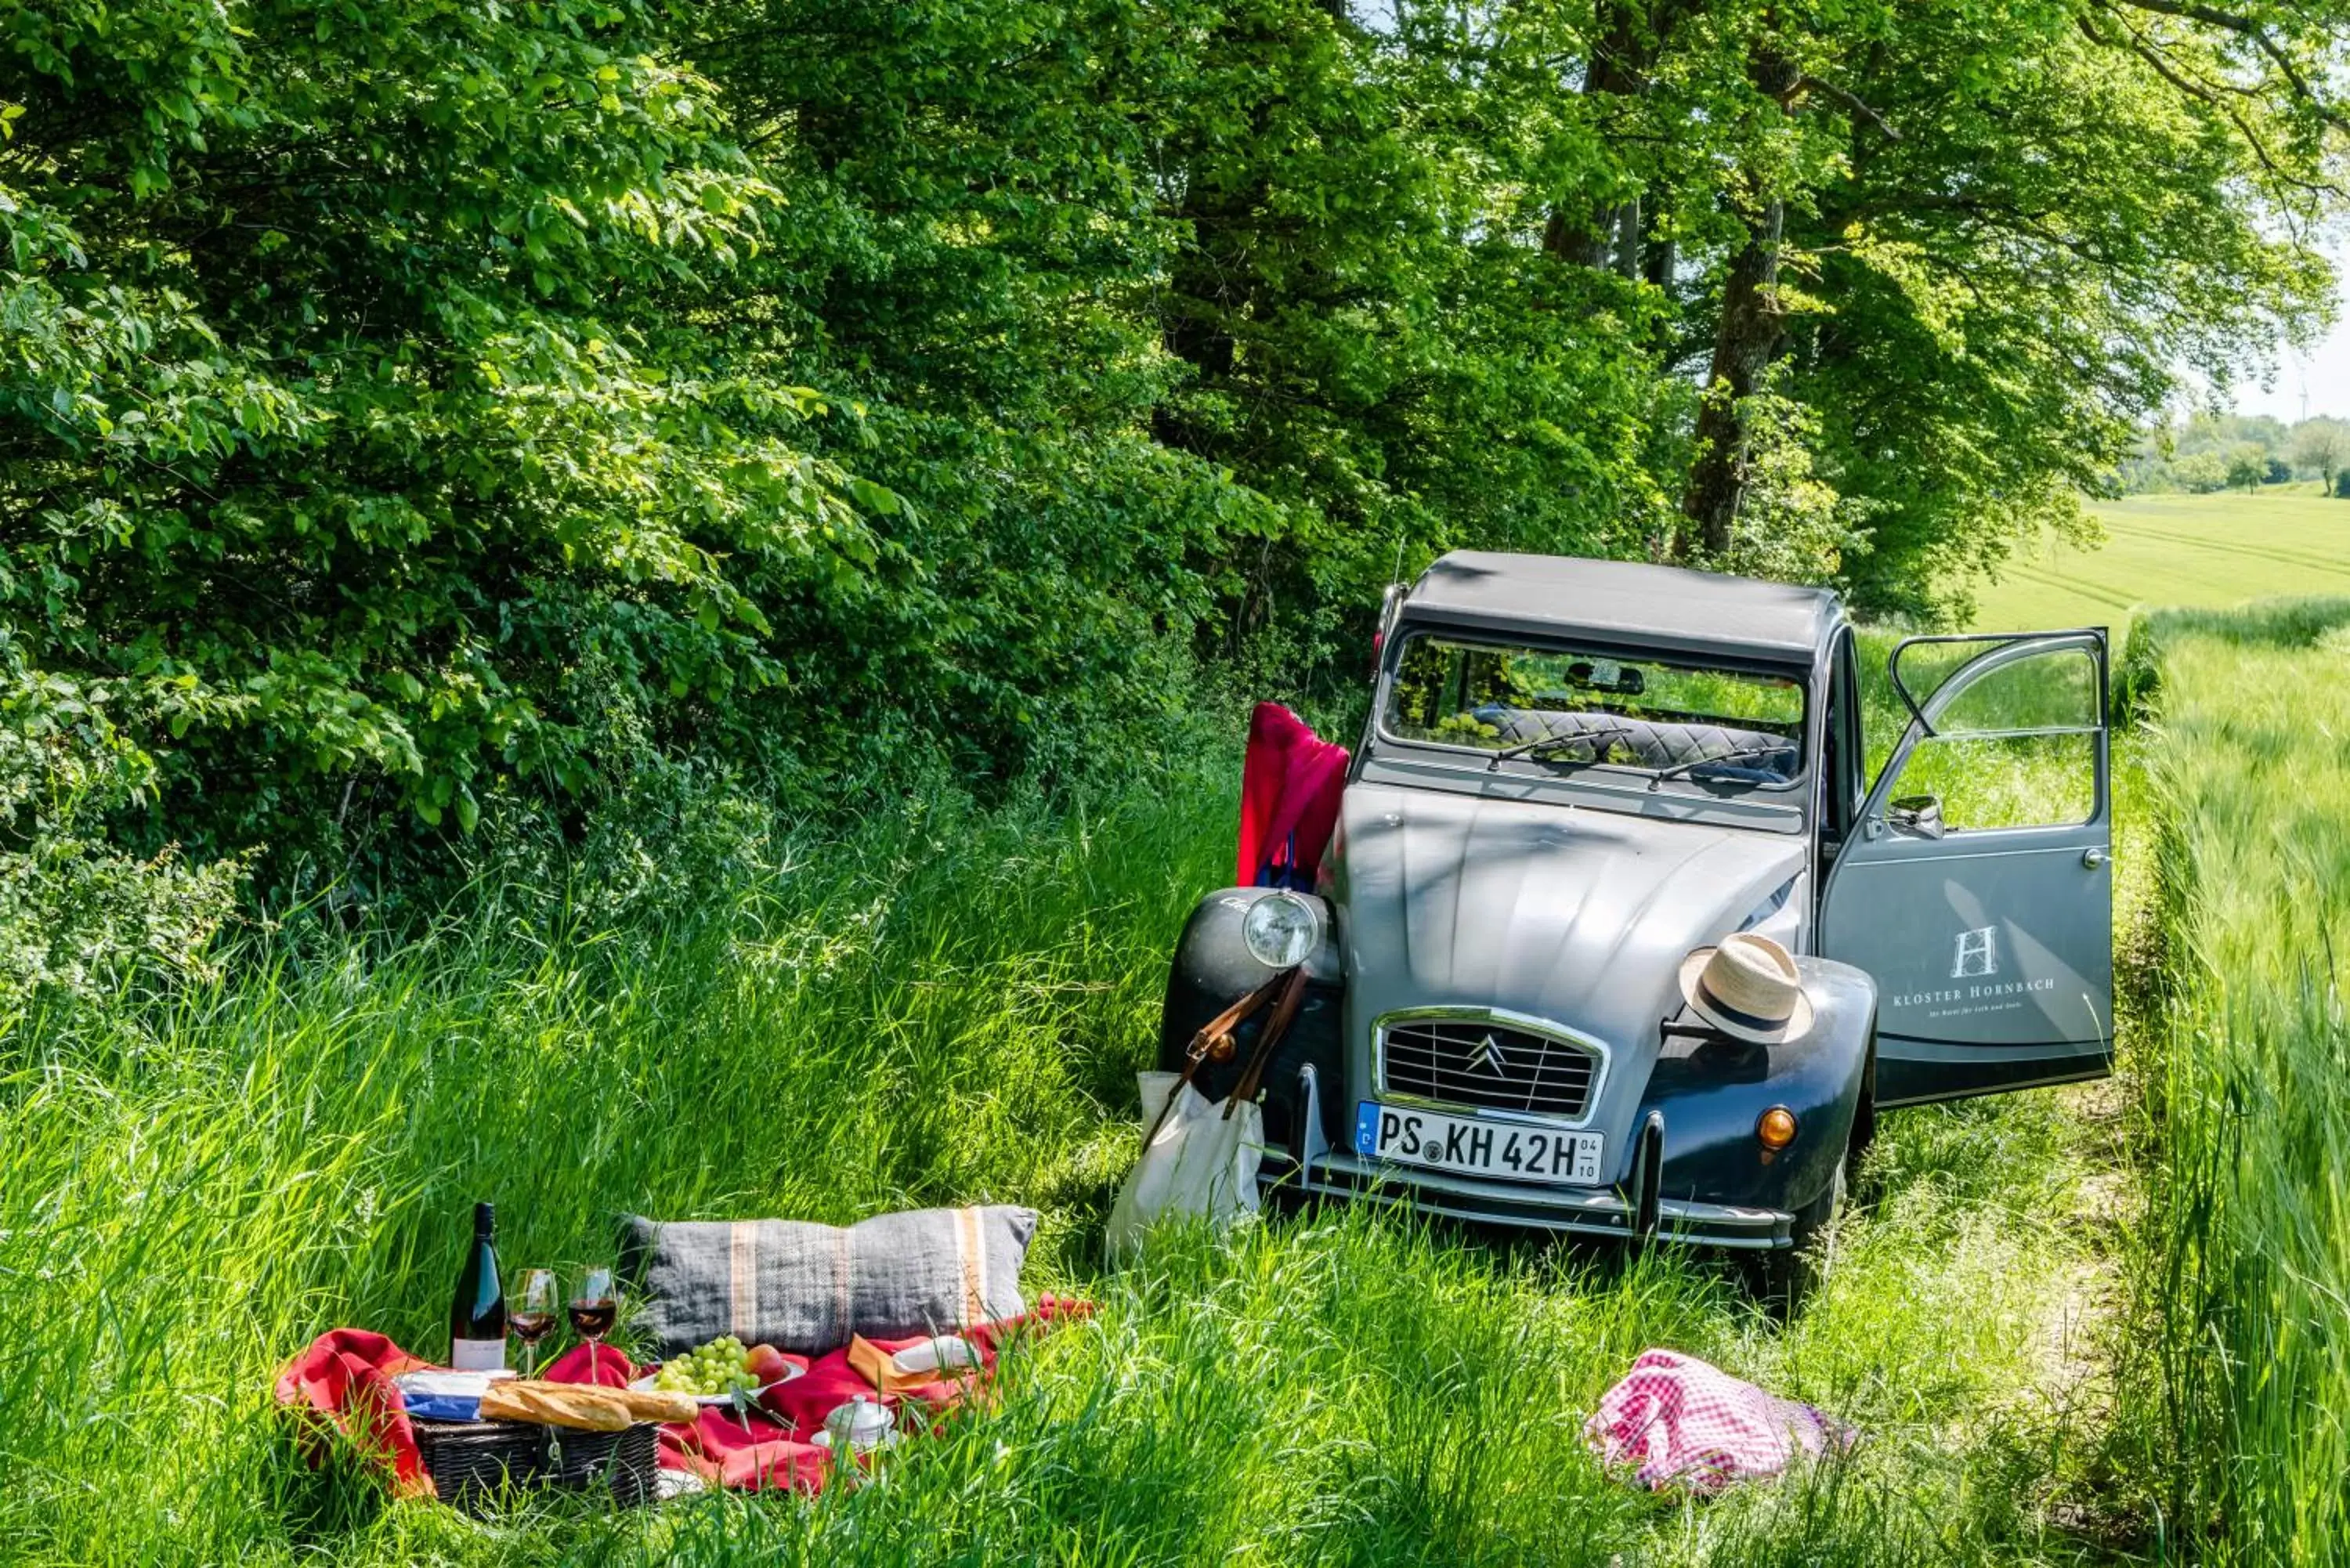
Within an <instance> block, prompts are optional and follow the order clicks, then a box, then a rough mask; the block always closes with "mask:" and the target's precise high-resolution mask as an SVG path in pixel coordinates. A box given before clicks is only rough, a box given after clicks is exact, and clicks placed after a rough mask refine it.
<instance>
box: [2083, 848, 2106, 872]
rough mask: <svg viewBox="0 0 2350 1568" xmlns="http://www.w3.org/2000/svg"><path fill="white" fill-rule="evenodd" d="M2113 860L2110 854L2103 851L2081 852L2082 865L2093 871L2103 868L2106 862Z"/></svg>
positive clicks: (2089, 850) (2085, 850)
mask: <svg viewBox="0 0 2350 1568" xmlns="http://www.w3.org/2000/svg"><path fill="white" fill-rule="evenodd" d="M2112 858H2113V857H2112V856H2111V855H2110V854H2108V853H2106V851H2105V850H2102V849H2084V850H2083V851H2081V864H2082V865H2084V866H2086V867H2088V868H2089V869H2090V870H2092V871H2095V869H2096V868H2097V867H2100V866H2103V865H2104V864H2105V863H2106V861H2108V860H2111V859H2112Z"/></svg>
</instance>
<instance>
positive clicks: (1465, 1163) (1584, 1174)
mask: <svg viewBox="0 0 2350 1568" xmlns="http://www.w3.org/2000/svg"><path fill="white" fill-rule="evenodd" d="M1355 1152H1356V1153H1357V1154H1359V1155H1361V1156H1362V1157H1363V1158H1366V1159H1384V1160H1388V1161H1389V1162H1391V1163H1393V1164H1397V1165H1409V1166H1413V1167H1416V1168H1419V1169H1421V1170H1440V1171H1442V1172H1443V1173H1444V1174H1446V1175H1447V1176H1476V1177H1483V1178H1486V1179H1491V1180H1495V1181H1546V1182H1550V1183H1553V1184H1555V1185H1556V1186H1560V1187H1596V1186H1598V1185H1599V1182H1600V1174H1599V1173H1600V1170H1601V1169H1602V1168H1603V1163H1602V1157H1603V1156H1604V1155H1605V1154H1606V1152H1607V1140H1606V1139H1605V1138H1603V1137H1600V1136H1599V1135H1598V1134H1597V1133H1596V1132H1561V1131H1559V1130H1557V1129H1555V1128H1553V1127H1531V1126H1528V1125H1526V1124H1525V1123H1523V1122H1505V1121H1498V1120H1491V1119H1488V1118H1486V1117H1483V1116H1446V1115H1445V1114H1444V1113H1442V1112H1441V1111H1423V1110H1421V1109H1419V1107H1418V1106H1387V1105H1381V1104H1380V1103H1379V1102H1378V1101H1377V1100H1365V1101H1363V1102H1362V1103H1361V1104H1360V1105H1358V1106H1357V1107H1356V1109H1355Z"/></svg>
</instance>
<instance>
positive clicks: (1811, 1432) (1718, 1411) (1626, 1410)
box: [1583, 1350, 1859, 1492]
mask: <svg viewBox="0 0 2350 1568" xmlns="http://www.w3.org/2000/svg"><path fill="white" fill-rule="evenodd" d="M1583 1433H1584V1438H1585V1440H1586V1442H1588V1443H1589V1444H1590V1445H1591V1447H1592V1449H1593V1450H1594V1451H1595V1452H1596V1453H1597V1454H1598V1455H1599V1457H1600V1461H1601V1462H1602V1463H1604V1464H1606V1465H1608V1466H1609V1467H1611V1468H1613V1467H1617V1466H1622V1465H1631V1466H1634V1467H1636V1468H1635V1469H1634V1471H1633V1476H1634V1479H1635V1480H1638V1481H1639V1483H1640V1484H1641V1485H1643V1486H1645V1487H1647V1488H1648V1489H1649V1490H1652V1491H1662V1490H1665V1489H1666V1488H1667V1487H1669V1486H1674V1485H1682V1486H1687V1487H1688V1488H1690V1490H1693V1491H1700V1492H1716V1491H1720V1490H1722V1489H1723V1488H1725V1487H1727V1486H1729V1485H1730V1484H1731V1483H1732V1482H1733V1481H1740V1480H1753V1479H1756V1478H1759V1477H1763V1476H1775V1475H1777V1474H1778V1473H1779V1472H1780V1471H1782V1470H1783V1469H1786V1468H1787V1466H1788V1464H1789V1463H1790V1462H1791V1461H1792V1460H1793V1459H1794V1457H1795V1452H1796V1450H1797V1449H1802V1450H1803V1451H1804V1452H1805V1453H1808V1454H1810V1455H1811V1456H1812V1457H1813V1458H1814V1459H1816V1458H1818V1457H1819V1456H1821V1455H1822V1454H1825V1453H1827V1452H1829V1451H1831V1450H1834V1451H1835V1452H1839V1453H1841V1452H1843V1451H1844V1450H1846V1449H1849V1448H1851V1447H1852V1446H1853V1444H1854V1443H1855V1442H1856V1441H1858V1439H1859V1434H1858V1433H1857V1432H1856V1431H1855V1430H1854V1429H1853V1428H1850V1427H1847V1426H1846V1425H1845V1424H1844V1423H1843V1422H1841V1421H1838V1420H1836V1419H1835V1417H1831V1416H1827V1415H1825V1414H1823V1413H1822V1412H1821V1411H1819V1410H1817V1409H1815V1408H1814V1407H1812V1406H1809V1405H1805V1404H1802V1403H1799V1402H1798V1401H1796V1400H1794V1399H1782V1398H1780V1397H1778V1396H1776V1395H1774V1394H1766V1393H1764V1392H1763V1390H1762V1389H1760V1388H1757V1387H1756V1386H1754V1385H1752V1383H1745V1382H1742V1381H1740V1380H1739V1379H1738V1378H1735V1377H1732V1376H1730V1374H1728V1373H1727V1372H1724V1371H1722V1370H1721V1368H1720V1367H1717V1366H1709V1365H1707V1364H1706V1363H1705V1362H1702V1361H1700V1360H1699V1359H1698V1358H1697V1357H1695V1356H1694V1355H1681V1354H1680V1353H1679V1351H1674V1350H1644V1351H1642V1352H1641V1353H1640V1355H1639V1357H1638V1359H1637V1360H1636V1361H1634V1362H1633V1363H1632V1370H1631V1372H1630V1373H1629V1374H1627V1376H1626V1377H1625V1378H1624V1380H1623V1381H1622V1382H1621V1383H1618V1384H1617V1385H1616V1386H1615V1387H1613V1388H1610V1389H1609V1390H1607V1393H1606V1394H1605V1395H1603V1396H1602V1397H1601V1398H1600V1401H1599V1409H1598V1411H1597V1412H1596V1414H1595V1415H1593V1417H1591V1419H1590V1420H1589V1421H1587V1422H1586V1423H1585V1424H1584V1428H1583Z"/></svg>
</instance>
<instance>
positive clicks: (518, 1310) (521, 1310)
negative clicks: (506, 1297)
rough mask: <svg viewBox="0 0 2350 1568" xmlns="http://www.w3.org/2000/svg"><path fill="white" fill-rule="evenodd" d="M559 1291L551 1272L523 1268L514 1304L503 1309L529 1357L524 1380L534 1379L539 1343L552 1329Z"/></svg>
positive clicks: (536, 1370)
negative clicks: (526, 1378) (532, 1377)
mask: <svg viewBox="0 0 2350 1568" xmlns="http://www.w3.org/2000/svg"><path fill="white" fill-rule="evenodd" d="M560 1289H561V1287H560V1286H558V1285H557V1284H556V1279H555V1271H554V1270H553V1269H525V1270H524V1271H523V1272H522V1281H521V1283H520V1284H519V1285H518V1286H517V1287H516V1289H515V1298H514V1304H513V1305H512V1306H511V1307H508V1308H507V1309H506V1323H507V1325H508V1326H510V1327H511V1328H512V1329H513V1330H514V1331H515V1338H516V1339H519V1340H521V1341H522V1347H523V1350H524V1351H525V1353H526V1354H527V1355H528V1356H529V1360H528V1362H527V1363H526V1364H525V1365H526V1368H527V1369H526V1370H525V1372H524V1374H523V1376H525V1377H531V1376H537V1373H538V1342H539V1341H540V1340H542V1339H545V1338H546V1332H547V1330H549V1329H551V1328H553V1327H554V1326H555V1303H556V1300H557V1293H558V1292H559V1291H560Z"/></svg>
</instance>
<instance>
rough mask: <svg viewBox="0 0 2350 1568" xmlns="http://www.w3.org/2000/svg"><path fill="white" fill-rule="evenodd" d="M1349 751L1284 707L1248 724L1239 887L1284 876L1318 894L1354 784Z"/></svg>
mask: <svg viewBox="0 0 2350 1568" xmlns="http://www.w3.org/2000/svg"><path fill="white" fill-rule="evenodd" d="M1349 757H1350V753H1348V752H1347V748H1346V747H1344V746H1341V745H1337V744H1335V743H1333V742H1329V741H1326V740H1324V739H1323V738H1322V737H1321V736H1319V735H1317V734H1315V732H1314V731H1313V729H1312V728H1311V727H1310V726H1309V725H1307V723H1306V722H1305V720H1303V719H1300V718H1299V717H1298V716H1297V715H1296V714H1295V713H1293V712H1291V711H1289V710H1288V709H1286V708H1284V707H1283V706H1282V705H1281V704H1280V703H1278V702H1260V703H1258V704H1257V705H1256V711H1255V712H1254V713H1253V714H1252V715H1250V718H1249V738H1248V753H1247V755H1246V756H1245V758H1244V759H1243V762H1242V763H1241V844H1240V857H1239V871H1238V874H1237V875H1236V877H1234V880H1235V881H1237V882H1239V883H1240V884H1241V885H1242V886H1243V887H1262V886H1264V885H1266V884H1268V883H1270V882H1272V881H1273V880H1274V874H1275V873H1276V872H1277V871H1281V870H1286V871H1288V872H1289V873H1291V875H1292V877H1293V878H1294V879H1295V883H1296V885H1298V886H1301V887H1311V886H1312V885H1313V881H1314V873H1315V867H1319V866H1320V865H1321V863H1322V851H1323V850H1324V849H1326V848H1327V847H1328V846H1329V843H1330V834H1331V830H1332V829H1333V828H1335V827H1336V826H1337V824H1338V796H1339V794H1340V792H1341V791H1343V790H1344V789H1345V788H1346V784H1347V762H1348V761H1349Z"/></svg>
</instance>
